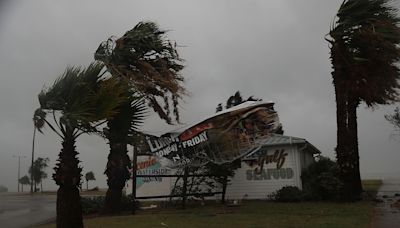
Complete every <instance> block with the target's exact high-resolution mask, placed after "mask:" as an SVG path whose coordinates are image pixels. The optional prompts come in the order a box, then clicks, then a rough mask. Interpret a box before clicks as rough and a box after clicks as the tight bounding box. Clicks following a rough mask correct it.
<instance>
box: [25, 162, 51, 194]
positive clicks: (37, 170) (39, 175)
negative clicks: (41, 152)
mask: <svg viewBox="0 0 400 228" xmlns="http://www.w3.org/2000/svg"><path fill="white" fill-rule="evenodd" d="M49 161H50V159H49V158H41V157H39V158H37V159H36V160H35V161H34V162H33V166H31V167H29V173H30V174H31V177H32V182H33V186H34V187H35V191H36V185H37V184H39V183H40V191H41V192H43V185H42V181H43V179H46V178H47V173H46V172H45V171H44V169H45V168H47V166H48V164H47V163H48V162H49Z"/></svg>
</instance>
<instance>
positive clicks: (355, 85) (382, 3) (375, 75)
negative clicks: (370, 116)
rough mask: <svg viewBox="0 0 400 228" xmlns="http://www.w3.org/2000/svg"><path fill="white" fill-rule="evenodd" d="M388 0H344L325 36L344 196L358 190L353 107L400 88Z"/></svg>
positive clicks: (398, 39)
mask: <svg viewBox="0 0 400 228" xmlns="http://www.w3.org/2000/svg"><path fill="white" fill-rule="evenodd" d="M388 3H389V0H362V1H361V0H345V1H343V3H342V5H341V6H340V9H339V11H338V13H337V17H338V20H337V21H336V23H335V24H334V25H333V27H332V28H331V31H330V32H329V36H330V37H331V39H327V40H328V42H330V44H331V61H332V65H333V72H332V77H333V85H334V87H335V95H336V116H337V147H336V156H337V160H338V165H339V167H340V172H341V173H340V175H341V179H342V180H343V182H344V191H343V193H344V195H343V198H344V199H345V200H356V199H358V198H359V197H360V193H361V192H362V187H361V180H360V168H359V151H358V135H357V107H358V106H359V104H360V103H361V102H363V101H364V102H365V103H366V104H367V106H369V107H371V106H375V105H379V104H389V103H391V102H393V101H395V100H397V96H398V95H399V93H398V89H399V88H400V85H399V79H400V75H399V72H400V69H399V65H398V64H397V62H398V61H399V60H400V48H399V44H400V29H399V22H400V18H399V16H398V14H397V11H396V10H395V9H394V8H393V7H392V6H390V5H389V4H388Z"/></svg>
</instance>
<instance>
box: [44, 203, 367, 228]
mask: <svg viewBox="0 0 400 228" xmlns="http://www.w3.org/2000/svg"><path fill="white" fill-rule="evenodd" d="M372 211H373V204H372V203H371V202H366V201H364V202H357V203H327V202H317V203H308V202H306V203H273V202H266V201H246V202H244V203H243V204H242V205H241V206H239V207H225V206H222V205H219V204H213V205H206V206H199V205H197V206H195V205H193V206H189V207H188V209H186V210H172V209H162V210H160V211H155V212H154V213H150V212H141V211H139V212H138V214H137V215H133V216H131V215H129V216H115V217H98V218H92V219H85V220H84V223H85V227H96V228H100V227H111V228H112V227H115V228H117V227H118V228H122V227H166V226H168V227H207V228H212V227H218V228H222V227H254V228H256V227H260V228H261V227H277V228H280V227H332V228H334V227H335V228H336V227H341V228H345V227H349V228H350V227H351V228H353V227H368V226H369V224H370V220H371V217H372V216H371V215H372ZM163 224H164V225H163ZM41 227H42V228H44V227H55V226H54V224H50V225H46V226H41Z"/></svg>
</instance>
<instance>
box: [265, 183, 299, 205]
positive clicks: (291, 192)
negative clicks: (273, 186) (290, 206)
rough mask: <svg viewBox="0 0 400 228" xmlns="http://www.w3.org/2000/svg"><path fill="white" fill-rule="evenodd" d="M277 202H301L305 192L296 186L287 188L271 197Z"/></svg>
mask: <svg viewBox="0 0 400 228" xmlns="http://www.w3.org/2000/svg"><path fill="white" fill-rule="evenodd" d="M269 198H270V199H271V200H273V201H276V202H300V201H302V200H303V192H302V191H301V190H300V189H299V188H298V187H296V186H285V187H283V188H281V189H279V190H278V191H276V192H274V193H272V194H271V195H269Z"/></svg>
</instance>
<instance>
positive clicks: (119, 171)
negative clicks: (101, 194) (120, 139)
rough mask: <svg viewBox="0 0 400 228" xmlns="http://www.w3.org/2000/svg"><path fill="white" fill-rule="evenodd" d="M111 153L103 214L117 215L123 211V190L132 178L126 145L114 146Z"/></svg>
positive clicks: (107, 170) (112, 145)
mask: <svg viewBox="0 0 400 228" xmlns="http://www.w3.org/2000/svg"><path fill="white" fill-rule="evenodd" d="M110 146H111V153H110V154H109V155H108V162H107V169H106V172H105V173H106V175H107V177H108V179H107V184H108V190H107V193H106V199H105V205H104V210H103V213H105V214H110V213H117V212H119V211H120V209H121V197H122V189H123V188H124V186H125V183H126V181H127V180H128V179H129V177H130V173H129V170H128V166H129V164H130V160H129V157H128V155H127V146H126V144H116V145H115V144H112V143H111V142H110Z"/></svg>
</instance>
